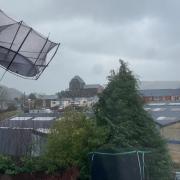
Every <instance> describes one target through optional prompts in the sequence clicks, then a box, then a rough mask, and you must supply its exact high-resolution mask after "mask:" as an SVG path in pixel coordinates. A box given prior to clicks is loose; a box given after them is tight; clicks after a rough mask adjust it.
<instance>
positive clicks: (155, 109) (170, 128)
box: [145, 103, 180, 163]
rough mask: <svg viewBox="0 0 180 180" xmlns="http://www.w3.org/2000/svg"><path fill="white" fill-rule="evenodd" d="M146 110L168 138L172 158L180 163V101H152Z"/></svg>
mask: <svg viewBox="0 0 180 180" xmlns="http://www.w3.org/2000/svg"><path fill="white" fill-rule="evenodd" d="M145 110H146V111H148V112H149V113H150V115H151V116H152V117H153V119H154V121H155V123H156V126H157V128H158V129H159V130H160V133H161V135H162V137H163V138H165V139H166V141H167V145H168V148H169V152H170V155H171V157H172V160H173V161H174V162H177V163H180V103H150V104H146V105H145Z"/></svg>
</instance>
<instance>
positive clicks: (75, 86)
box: [61, 76, 104, 98]
mask: <svg viewBox="0 0 180 180" xmlns="http://www.w3.org/2000/svg"><path fill="white" fill-rule="evenodd" d="M103 89H104V88H103V86H101V85H100V84H86V83H85V82H84V81H83V80H82V79H81V78H80V77H79V76H75V77H74V78H72V79H71V81H70V83H69V89H68V90H66V91H63V92H61V96H62V98H79V97H84V98H87V97H94V96H97V95H98V94H99V93H101V92H102V91H103Z"/></svg>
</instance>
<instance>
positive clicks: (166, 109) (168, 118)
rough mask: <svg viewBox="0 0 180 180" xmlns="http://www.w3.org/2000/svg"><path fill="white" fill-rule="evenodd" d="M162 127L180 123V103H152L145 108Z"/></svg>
mask: <svg viewBox="0 0 180 180" xmlns="http://www.w3.org/2000/svg"><path fill="white" fill-rule="evenodd" d="M144 109H145V110H146V111H148V112H149V113H150V115H151V116H152V117H153V119H154V121H155V122H156V123H157V124H159V125H160V126H167V125H170V124H174V123H177V122H180V103H151V104H147V105H145V106H144Z"/></svg>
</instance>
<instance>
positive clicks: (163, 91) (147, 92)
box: [139, 81, 180, 103]
mask: <svg viewBox="0 0 180 180" xmlns="http://www.w3.org/2000/svg"><path fill="white" fill-rule="evenodd" d="M139 87H140V95H141V96H142V97H143V99H144V102H145V103H150V102H176V101H180V82H178V81H142V82H141V83H140V85H139Z"/></svg>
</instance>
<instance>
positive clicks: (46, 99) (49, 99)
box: [38, 95, 59, 108]
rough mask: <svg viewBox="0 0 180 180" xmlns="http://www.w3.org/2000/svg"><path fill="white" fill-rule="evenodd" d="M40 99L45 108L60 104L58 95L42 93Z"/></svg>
mask: <svg viewBox="0 0 180 180" xmlns="http://www.w3.org/2000/svg"><path fill="white" fill-rule="evenodd" d="M38 99H39V100H40V101H41V104H42V106H41V107H43V108H54V107H57V106H59V100H58V96H57V95H40V96H39V97H38Z"/></svg>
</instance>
